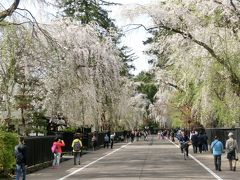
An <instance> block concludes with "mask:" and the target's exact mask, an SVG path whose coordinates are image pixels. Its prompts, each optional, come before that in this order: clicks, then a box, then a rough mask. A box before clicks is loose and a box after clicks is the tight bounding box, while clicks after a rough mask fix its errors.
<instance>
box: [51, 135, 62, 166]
mask: <svg viewBox="0 0 240 180" xmlns="http://www.w3.org/2000/svg"><path fill="white" fill-rule="evenodd" d="M63 146H65V143H64V141H63V140H62V139H60V138H58V137H56V138H55V139H54V141H53V145H52V148H51V149H52V153H53V156H54V159H53V163H52V167H53V168H58V167H59V164H60V159H61V154H62V147H63Z"/></svg>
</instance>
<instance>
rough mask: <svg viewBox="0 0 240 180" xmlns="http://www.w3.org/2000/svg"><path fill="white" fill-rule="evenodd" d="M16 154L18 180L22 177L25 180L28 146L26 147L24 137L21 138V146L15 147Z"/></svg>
mask: <svg viewBox="0 0 240 180" xmlns="http://www.w3.org/2000/svg"><path fill="white" fill-rule="evenodd" d="M14 154H15V158H16V180H19V179H20V177H21V176H22V179H23V180H25V179H26V168H25V166H26V154H27V146H26V145H25V142H24V137H20V138H19V144H18V145H17V146H15V149H14Z"/></svg>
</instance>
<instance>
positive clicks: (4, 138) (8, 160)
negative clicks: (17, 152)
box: [0, 130, 18, 176]
mask: <svg viewBox="0 0 240 180" xmlns="http://www.w3.org/2000/svg"><path fill="white" fill-rule="evenodd" d="M17 143H18V140H17V135H16V134H13V133H9V132H4V131H2V130H0V176H8V175H9V173H10V169H13V168H14V165H15V158H14V147H15V146H16V145H17Z"/></svg>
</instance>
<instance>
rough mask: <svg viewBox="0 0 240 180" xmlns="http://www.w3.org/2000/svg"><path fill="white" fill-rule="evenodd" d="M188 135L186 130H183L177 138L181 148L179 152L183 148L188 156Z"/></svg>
mask: <svg viewBox="0 0 240 180" xmlns="http://www.w3.org/2000/svg"><path fill="white" fill-rule="evenodd" d="M189 141H190V139H189V137H188V135H187V132H186V131H184V132H183V135H182V136H181V137H180V138H179V142H180V149H181V152H182V153H183V150H184V149H185V150H186V155H187V157H188V148H189V144H188V143H189Z"/></svg>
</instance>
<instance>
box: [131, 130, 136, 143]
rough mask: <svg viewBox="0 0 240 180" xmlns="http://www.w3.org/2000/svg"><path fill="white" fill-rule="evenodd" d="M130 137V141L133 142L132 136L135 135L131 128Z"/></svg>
mask: <svg viewBox="0 0 240 180" xmlns="http://www.w3.org/2000/svg"><path fill="white" fill-rule="evenodd" d="M130 137H131V142H132V143H133V142H134V137H135V133H134V131H133V130H132V132H131V134H130Z"/></svg>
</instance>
